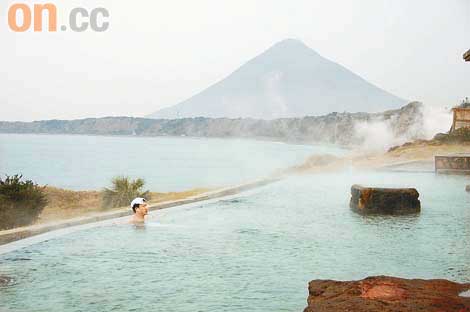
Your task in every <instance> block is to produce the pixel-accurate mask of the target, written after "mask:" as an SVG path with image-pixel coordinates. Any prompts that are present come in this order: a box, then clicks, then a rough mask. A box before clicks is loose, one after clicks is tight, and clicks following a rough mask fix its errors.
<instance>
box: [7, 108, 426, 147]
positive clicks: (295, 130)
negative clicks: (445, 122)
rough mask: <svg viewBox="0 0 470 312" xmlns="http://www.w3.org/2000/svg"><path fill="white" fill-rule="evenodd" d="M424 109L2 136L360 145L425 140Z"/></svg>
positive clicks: (43, 128)
mask: <svg viewBox="0 0 470 312" xmlns="http://www.w3.org/2000/svg"><path fill="white" fill-rule="evenodd" d="M421 108H422V105H421V104H420V103H417V102H413V103H410V104H408V105H406V106H404V107H402V108H401V109H398V110H391V111H387V112H384V113H374V114H368V113H331V114H328V115H325V116H318V117H302V118H283V119H275V120H259V119H250V118H247V119H228V118H203V117H198V118H185V119H173V120H166V119H146V118H131V117H107V118H98V119H94V118H91V119H82V120H70V121H67V120H48V121H35V122H0V133H37V134H88V135H136V136H192V137H222V138H226V137H233V138H265V139H272V140H282V141H287V142H305V143H317V142H318V143H337V144H342V145H353V144H360V143H361V142H363V141H364V140H365V137H366V136H367V132H364V131H362V132H361V131H357V127H358V125H370V124H376V123H380V124H383V125H384V126H385V127H386V128H387V129H388V130H389V131H390V132H391V133H392V134H393V136H396V137H403V138H406V139H415V138H421V136H422V131H421V128H420V125H422V119H423V115H422V111H421Z"/></svg>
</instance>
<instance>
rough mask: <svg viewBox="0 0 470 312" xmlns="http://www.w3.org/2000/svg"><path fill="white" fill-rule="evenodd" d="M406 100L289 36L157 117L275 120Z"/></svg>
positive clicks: (370, 108)
mask: <svg viewBox="0 0 470 312" xmlns="http://www.w3.org/2000/svg"><path fill="white" fill-rule="evenodd" d="M404 104H405V101H404V100H403V99H400V98H398V97H396V96H394V95H393V94H390V93H388V92H386V91H384V90H382V89H380V88H378V87H376V86H374V85H372V84H370V83H368V82H367V81H365V80H364V79H363V78H361V77H359V76H358V75H356V74H354V73H353V72H351V71H349V70H348V69H346V68H344V67H342V66H341V65H339V64H336V63H334V62H332V61H330V60H328V59H326V58H324V57H322V56H320V55H319V54H318V53H317V52H315V51H314V50H312V49H311V48H310V47H308V46H307V45H305V44H304V43H303V42H302V41H300V40H298V39H285V40H282V41H280V42H278V43H276V44H274V45H273V46H272V47H270V48H269V49H268V50H266V51H265V52H263V53H262V54H260V55H258V56H256V57H255V58H253V59H251V60H250V61H248V62H247V63H245V64H244V65H242V66H241V67H240V68H239V69H237V70H236V71H235V72H233V73H232V74H230V75H229V76H228V77H227V78H225V79H223V80H222V81H220V82H218V83H216V84H214V85H212V86H210V87H209V88H207V89H206V90H204V91H202V92H200V93H198V94H196V95H195V96H193V97H191V98H189V99H187V100H186V101H183V102H181V103H179V104H178V105H176V106H173V107H170V108H165V109H162V110H160V111H158V112H156V113H155V114H152V115H150V117H152V118H165V119H174V118H184V117H230V118H239V117H251V118H260V119H274V118H281V117H301V116H307V115H310V116H312V115H324V114H328V113H331V112H379V111H384V110H389V109H394V108H398V107H400V106H402V105H404Z"/></svg>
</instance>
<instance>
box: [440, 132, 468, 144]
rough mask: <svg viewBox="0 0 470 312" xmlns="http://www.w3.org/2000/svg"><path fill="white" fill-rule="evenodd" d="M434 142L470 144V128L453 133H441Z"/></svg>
mask: <svg viewBox="0 0 470 312" xmlns="http://www.w3.org/2000/svg"><path fill="white" fill-rule="evenodd" d="M434 140H436V141H439V142H444V143H464V142H470V128H460V129H457V130H455V131H452V132H451V133H439V134H438V135H436V136H435V137H434Z"/></svg>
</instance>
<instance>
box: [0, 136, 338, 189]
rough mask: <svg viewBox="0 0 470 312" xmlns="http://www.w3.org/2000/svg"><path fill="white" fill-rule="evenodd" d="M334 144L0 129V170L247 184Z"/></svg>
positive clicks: (72, 182) (182, 185) (68, 178)
mask: <svg viewBox="0 0 470 312" xmlns="http://www.w3.org/2000/svg"><path fill="white" fill-rule="evenodd" d="M315 153H317V154H323V153H335V154H338V153H344V151H343V150H341V149H339V148H335V147H325V146H312V145H289V144H283V143H278V142H269V141H254V140H241V139H199V138H183V137H156V138H147V137H105V136H82V135H28V134H25V135H20V134H0V174H1V175H5V174H9V175H13V174H23V175H24V177H25V178H28V179H32V180H33V181H35V182H36V183H39V184H47V185H51V186H55V187H61V188H66V189H72V190H97V189H101V188H103V187H107V186H110V183H111V180H112V178H113V177H115V176H119V175H124V176H130V177H132V178H144V179H145V180H146V182H147V185H146V187H147V188H149V189H150V190H151V191H155V192H166V191H182V190H187V189H190V188H201V187H202V188H205V187H223V186H229V185H233V184H238V183H243V182H246V181H250V180H252V179H256V178H260V177H263V176H266V175H269V174H271V173H273V172H274V171H275V170H277V169H283V168H285V167H288V166H292V165H295V164H298V163H301V162H303V161H305V159H306V158H307V157H308V156H310V155H312V154H315Z"/></svg>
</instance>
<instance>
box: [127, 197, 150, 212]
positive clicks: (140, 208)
mask: <svg viewBox="0 0 470 312" xmlns="http://www.w3.org/2000/svg"><path fill="white" fill-rule="evenodd" d="M131 208H132V211H134V213H135V214H138V215H141V216H146V215H147V214H148V212H149V209H148V205H147V201H146V200H145V198H141V197H138V198H136V199H134V200H133V201H132V203H131Z"/></svg>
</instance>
